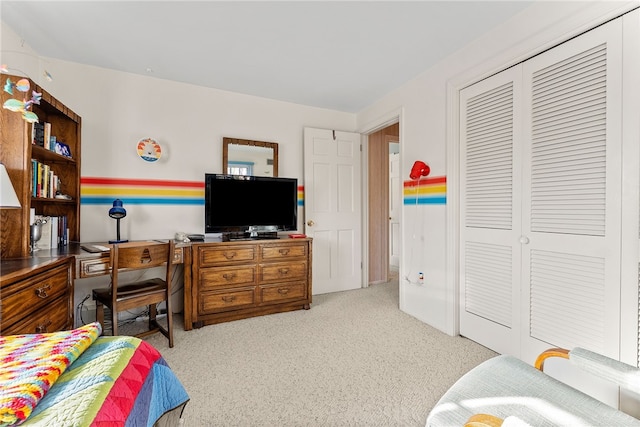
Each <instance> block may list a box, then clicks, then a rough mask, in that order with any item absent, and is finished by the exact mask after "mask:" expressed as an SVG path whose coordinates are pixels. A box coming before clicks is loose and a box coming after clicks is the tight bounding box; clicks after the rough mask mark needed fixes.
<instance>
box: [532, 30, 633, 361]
mask: <svg viewBox="0 0 640 427" xmlns="http://www.w3.org/2000/svg"><path fill="white" fill-rule="evenodd" d="M621 24H622V23H621V20H620V19H618V20H615V21H612V22H610V23H608V24H606V25H603V26H601V27H599V28H596V29H595V30H592V31H589V32H587V33H585V34H583V35H581V36H579V37H577V38H575V39H573V40H571V41H569V42H567V43H564V44H562V45H560V46H558V47H556V48H554V49H552V50H550V51H547V52H545V53H543V54H541V55H539V56H537V57H535V58H533V59H531V60H529V61H527V62H525V63H524V64H523V87H524V89H525V91H524V104H525V110H524V111H523V115H524V117H525V118H526V120H525V125H524V134H525V144H524V147H525V151H524V153H523V157H522V158H523V162H522V165H523V178H524V179H523V214H524V215H523V221H522V226H523V240H524V241H525V242H526V241H528V243H525V244H523V245H522V255H523V258H522V259H523V265H522V267H523V268H522V284H523V286H522V315H523V320H522V326H523V331H522V337H523V338H522V358H523V359H524V360H526V361H529V362H533V360H534V359H535V357H536V355H537V354H538V353H539V352H541V351H542V350H544V349H546V348H549V347H555V346H559V347H565V348H573V347H577V346H580V347H585V348H588V349H591V350H594V351H596V352H598V353H602V354H606V355H609V356H612V357H614V358H617V357H618V356H619V348H620V346H619V344H620V343H619V340H620V338H619V336H620V326H619V324H620V268H621V261H620V245H621V223H620V221H621V185H622V181H621V165H622V157H621V156H622V152H621V151H622V150H621V99H622V92H621V74H622V55H621V48H622V39H621V37H622V29H621Z"/></svg>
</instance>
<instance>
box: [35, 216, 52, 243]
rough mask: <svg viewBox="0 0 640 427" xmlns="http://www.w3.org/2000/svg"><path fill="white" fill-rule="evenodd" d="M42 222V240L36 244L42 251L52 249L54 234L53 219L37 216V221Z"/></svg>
mask: <svg viewBox="0 0 640 427" xmlns="http://www.w3.org/2000/svg"><path fill="white" fill-rule="evenodd" d="M38 220H39V221H40V229H41V233H40V240H38V241H37V242H36V244H37V245H38V247H39V248H40V249H51V235H52V234H53V229H52V224H51V217H50V216H46V215H36V221H38Z"/></svg>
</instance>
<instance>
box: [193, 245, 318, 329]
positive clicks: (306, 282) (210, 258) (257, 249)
mask: <svg viewBox="0 0 640 427" xmlns="http://www.w3.org/2000/svg"><path fill="white" fill-rule="evenodd" d="M311 249H312V248H311V239H310V238H304V239H279V240H275V239H258V240H248V241H237V242H235V241H226V242H225V241H223V242H205V243H193V244H192V245H191V257H192V264H191V270H190V275H189V277H191V278H192V279H191V282H190V286H189V287H190V289H187V286H188V285H187V283H188V281H187V280H185V306H187V305H189V306H190V307H191V310H185V320H184V321H185V324H184V327H185V330H190V329H191V328H192V327H196V328H199V327H201V326H204V325H210V324H214V323H220V322H228V321H230V320H238V319H244V318H247V317H253V316H261V315H264V314H271V313H281V312H284V311H291V310H300V309H306V310H308V309H309V307H310V304H311ZM185 276H186V275H185ZM188 311H190V313H189V315H187V312H188Z"/></svg>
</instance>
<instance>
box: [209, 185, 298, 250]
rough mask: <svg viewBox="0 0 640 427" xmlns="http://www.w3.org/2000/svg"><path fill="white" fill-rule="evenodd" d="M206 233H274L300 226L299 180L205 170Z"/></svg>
mask: <svg viewBox="0 0 640 427" xmlns="http://www.w3.org/2000/svg"><path fill="white" fill-rule="evenodd" d="M204 194H205V196H204V197H205V205H204V219H205V234H209V235H211V234H213V233H223V234H224V235H226V236H227V237H230V238H261V237H274V236H275V235H276V234H277V232H278V231H288V230H295V229H297V226H298V180H297V179H295V178H280V177H278V178H271V177H258V176H243V175H222V174H211V173H208V174H205V193H204Z"/></svg>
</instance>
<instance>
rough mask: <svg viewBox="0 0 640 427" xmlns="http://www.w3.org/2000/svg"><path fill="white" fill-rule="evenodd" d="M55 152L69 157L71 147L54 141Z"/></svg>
mask: <svg viewBox="0 0 640 427" xmlns="http://www.w3.org/2000/svg"><path fill="white" fill-rule="evenodd" d="M56 153H58V154H60V155H62V156H65V157H71V149H70V148H69V146H68V145H67V144H65V143H64V142H60V141H56Z"/></svg>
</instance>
